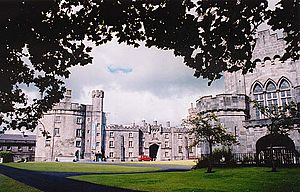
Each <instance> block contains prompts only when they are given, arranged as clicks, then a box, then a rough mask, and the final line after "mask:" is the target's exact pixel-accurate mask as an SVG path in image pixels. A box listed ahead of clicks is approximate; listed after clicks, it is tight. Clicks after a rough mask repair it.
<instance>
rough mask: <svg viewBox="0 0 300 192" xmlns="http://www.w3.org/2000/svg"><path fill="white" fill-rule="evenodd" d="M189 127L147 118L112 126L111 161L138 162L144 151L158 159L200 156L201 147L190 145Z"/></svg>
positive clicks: (109, 128) (108, 134)
mask: <svg viewBox="0 0 300 192" xmlns="http://www.w3.org/2000/svg"><path fill="white" fill-rule="evenodd" d="M187 132H188V129H187V128H182V127H171V125H170V122H169V121H168V122H167V123H166V126H163V125H162V124H160V125H158V124H157V121H154V122H153V124H149V123H146V122H145V121H143V123H142V125H141V126H140V125H135V124H133V125H131V126H123V125H108V126H107V128H106V143H107V146H106V148H105V151H106V153H105V154H106V155H108V160H109V161H136V160H137V159H138V156H139V155H141V154H144V155H147V156H149V157H151V158H153V159H156V160H159V161H160V160H162V161H167V160H177V159H189V158H196V156H197V148H196V147H189V146H190V145H191V142H192V139H191V138H190V137H189V135H188V133H187Z"/></svg>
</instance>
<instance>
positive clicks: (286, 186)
mask: <svg viewBox="0 0 300 192" xmlns="http://www.w3.org/2000/svg"><path fill="white" fill-rule="evenodd" d="M205 171H206V169H200V170H194V171H188V172H171V173H146V174H131V175H85V176H76V177H71V178H72V179H76V180H81V181H86V182H91V183H96V184H102V185H108V186H115V187H120V188H126V189H135V190H142V191H157V192H159V191H161V192H162V191H178V192H179V191H185V192H189V191H199V192H200V191H201V192H205V191H207V192H208V191H220V192H221V191H222V192H225V191H228V192H229V191H230V192H231V191H239V192H240V191H251V192H255V191H257V192H258V191H259V192H269V191H276V192H281V191H282V192H286V191H300V168H285V169H283V168H282V169H280V170H279V172H275V173H274V172H270V168H262V167H251V168H224V169H215V171H216V172H215V173H211V174H208V173H205Z"/></svg>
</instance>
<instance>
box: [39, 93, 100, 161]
mask: <svg viewBox="0 0 300 192" xmlns="http://www.w3.org/2000/svg"><path fill="white" fill-rule="evenodd" d="M103 98H104V92H103V91H99V90H96V91H93V92H92V105H83V104H78V103H72V102H71V90H68V91H67V92H66V94H65V98H64V100H63V101H61V102H60V103H58V104H57V105H55V106H54V107H53V109H52V110H51V111H49V112H48V113H46V114H44V117H43V118H42V119H41V120H40V123H39V125H38V126H37V132H36V135H37V137H36V138H37V143H36V145H37V147H36V152H35V158H36V160H37V161H55V160H56V161H70V160H73V159H74V158H77V159H83V158H85V159H96V158H99V157H100V154H102V153H103V150H104V127H105V122H106V120H105V113H104V112H103ZM43 130H45V131H47V132H48V133H49V136H50V137H48V138H47V137H45V136H43V135H42V131H43Z"/></svg>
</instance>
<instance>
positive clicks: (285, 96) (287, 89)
mask: <svg viewBox="0 0 300 192" xmlns="http://www.w3.org/2000/svg"><path fill="white" fill-rule="evenodd" d="M279 89H280V99H281V105H282V106H285V105H286V104H288V103H290V102H291V101H292V94H291V86H290V84H289V82H288V81H287V80H285V79H284V80H282V81H281V82H280V85H279Z"/></svg>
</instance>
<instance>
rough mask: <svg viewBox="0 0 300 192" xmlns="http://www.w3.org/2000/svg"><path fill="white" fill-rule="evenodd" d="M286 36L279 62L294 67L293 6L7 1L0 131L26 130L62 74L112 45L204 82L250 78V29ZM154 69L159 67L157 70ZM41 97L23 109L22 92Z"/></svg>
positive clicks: (285, 2) (60, 89)
mask: <svg viewBox="0 0 300 192" xmlns="http://www.w3.org/2000/svg"><path fill="white" fill-rule="evenodd" d="M264 21H267V22H268V23H269V24H270V25H271V27H272V29H274V30H276V29H283V31H284V32H286V37H285V40H286V41H287V47H286V53H285V55H284V56H283V59H287V58H292V59H294V60H296V59H299V46H298V45H299V40H300V38H299V23H300V22H299V4H298V1H297V0H280V2H279V3H278V7H277V8H276V9H275V10H269V9H268V2H267V0H253V1H250V0H222V1H221V0H199V1H191V0H181V1H180V0H43V1H32V0H14V1H1V2H0V35H1V39H0V65H1V68H0V84H1V86H0V113H1V114H0V123H1V126H2V127H6V128H20V127H22V126H25V127H27V128H28V129H33V128H34V127H35V126H36V125H37V119H39V118H40V117H41V115H42V114H43V113H44V112H47V111H48V110H50V109H51V107H52V106H53V104H55V103H57V102H58V101H59V100H60V99H61V98H62V97H63V93H64V91H65V88H64V81H63V80H64V79H65V78H68V77H69V75H70V71H69V68H70V67H72V66H75V65H82V66H83V65H87V64H90V63H92V57H91V56H90V52H91V47H88V46H86V42H89V41H90V42H93V43H94V44H95V45H101V44H105V43H107V42H108V41H111V40H112V38H113V37H115V38H117V40H118V42H119V43H126V44H128V45H132V46H134V47H137V46H139V45H140V44H141V43H142V42H144V43H145V45H146V46H147V47H152V46H155V47H157V48H159V49H163V50H172V51H173V52H174V55H176V56H181V57H183V58H184V63H185V64H186V65H187V66H189V67H191V68H193V69H194V70H195V73H194V75H195V76H196V77H200V76H201V77H204V78H207V79H209V80H211V81H210V82H212V81H213V80H215V79H218V78H220V77H221V76H222V75H221V74H222V72H224V71H229V72H233V71H237V70H242V71H243V73H247V72H248V71H251V70H252V69H253V68H254V67H255V64H254V63H253V62H252V61H251V57H252V51H253V48H254V46H255V37H254V35H255V32H256V29H257V27H258V26H259V25H260V24H261V23H263V22H264ZM158 68H159V66H158ZM27 87H29V88H30V89H31V90H37V91H38V92H39V93H40V95H41V97H40V98H39V99H35V100H34V101H33V102H31V103H30V102H29V101H28V99H27V97H26V94H25V93H24V90H26V89H27Z"/></svg>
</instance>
